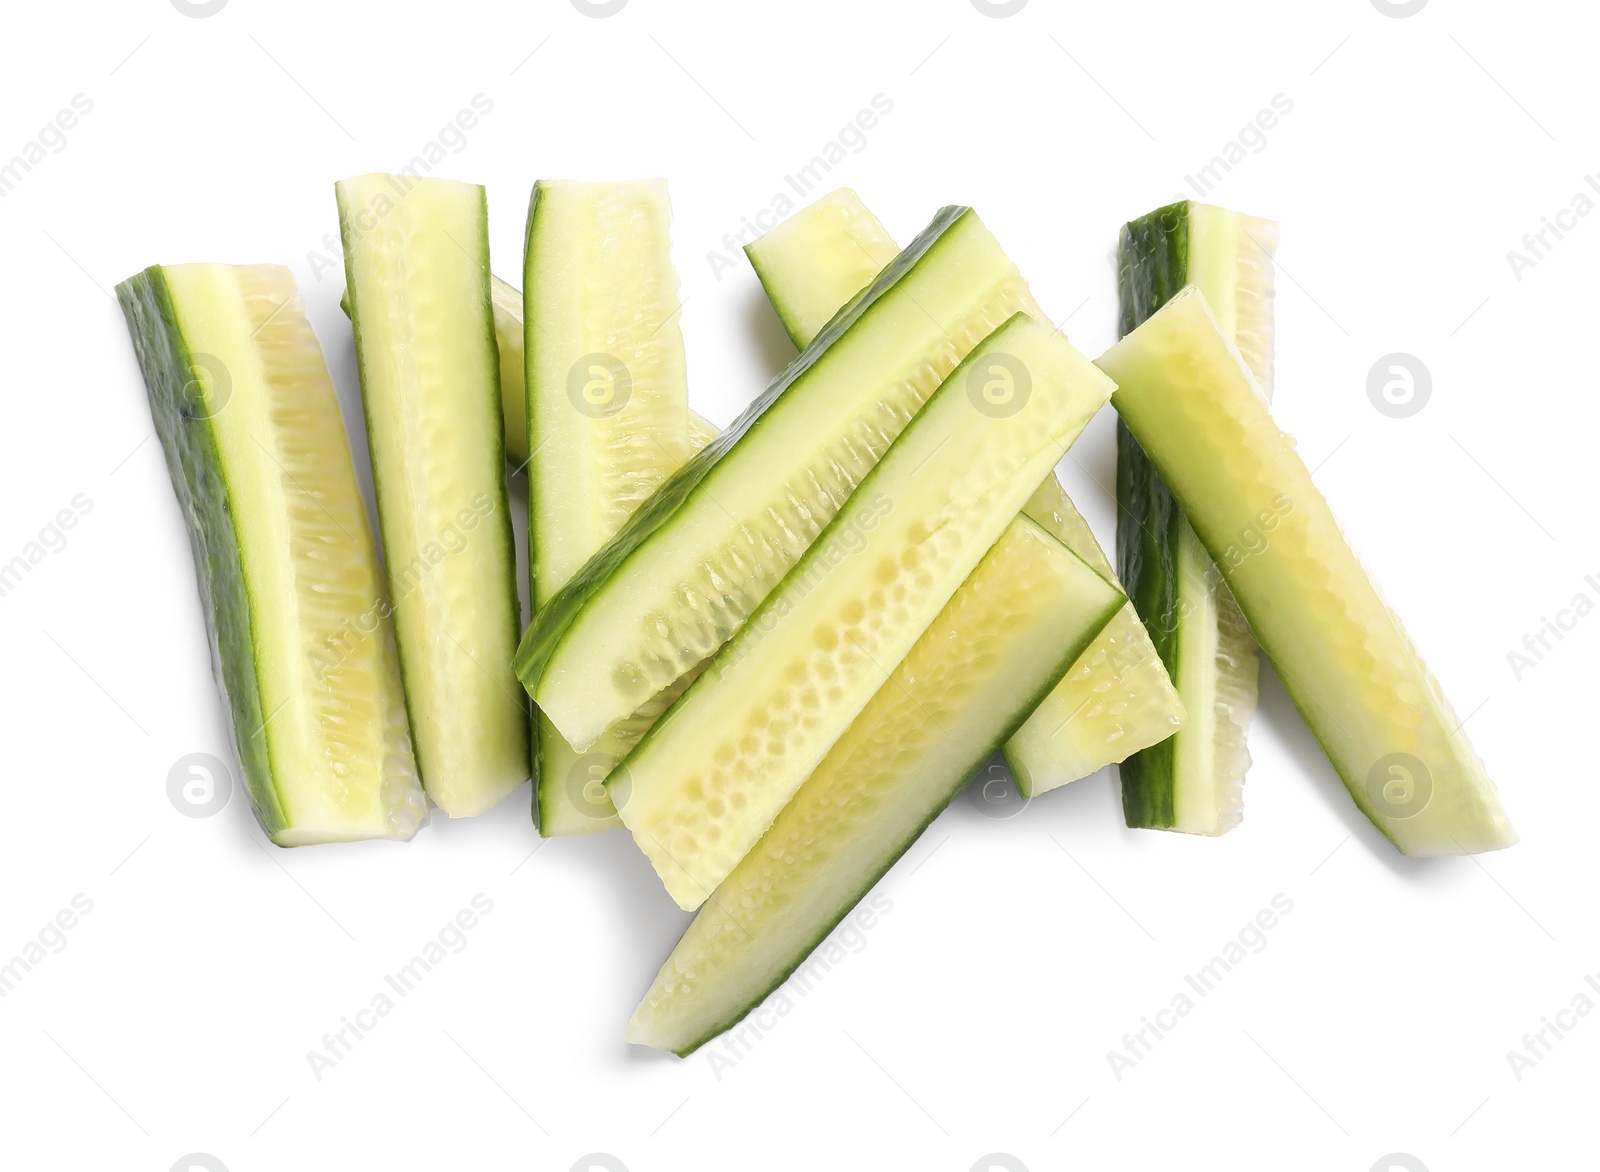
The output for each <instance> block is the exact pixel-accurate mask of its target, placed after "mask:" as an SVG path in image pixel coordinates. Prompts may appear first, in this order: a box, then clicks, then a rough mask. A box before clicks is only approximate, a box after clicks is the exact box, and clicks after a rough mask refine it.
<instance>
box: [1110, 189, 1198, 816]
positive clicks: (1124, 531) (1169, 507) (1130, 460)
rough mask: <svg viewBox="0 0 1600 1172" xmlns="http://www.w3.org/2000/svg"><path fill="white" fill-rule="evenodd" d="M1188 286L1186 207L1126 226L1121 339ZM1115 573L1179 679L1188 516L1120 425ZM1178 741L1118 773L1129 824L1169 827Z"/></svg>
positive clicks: (1120, 264)
mask: <svg viewBox="0 0 1600 1172" xmlns="http://www.w3.org/2000/svg"><path fill="white" fill-rule="evenodd" d="M1188 283H1189V205H1188V203H1186V202H1185V203H1175V204H1170V205H1168V206H1167V207H1164V208H1157V209H1156V210H1155V211H1153V212H1151V213H1150V214H1149V215H1147V216H1141V217H1140V218H1139V219H1137V220H1134V221H1132V222H1131V223H1128V224H1124V225H1123V226H1122V233H1121V236H1120V238H1119V239H1118V241H1117V294H1118V299H1119V301H1120V303H1121V308H1122V315H1121V322H1120V324H1119V331H1118V336H1119V337H1127V336H1128V335H1129V334H1130V333H1132V332H1133V331H1134V329H1136V328H1137V327H1138V326H1139V325H1141V324H1142V323H1143V322H1144V320H1145V319H1146V318H1148V317H1149V316H1150V315H1151V314H1153V313H1155V311H1156V310H1158V309H1160V308H1161V307H1162V306H1163V305H1165V304H1166V303H1167V301H1168V299H1169V298H1171V297H1172V295H1173V294H1175V293H1177V292H1178V290H1180V289H1182V288H1183V287H1184V286H1185V285H1186V284H1188ZM1117 504H1118V505H1119V506H1120V508H1119V509H1118V510H1117V573H1118V574H1120V575H1121V576H1122V585H1123V589H1124V590H1126V591H1127V592H1128V597H1129V598H1130V599H1132V600H1133V608H1134V610H1136V611H1137V612H1138V614H1139V618H1140V620H1141V621H1142V622H1143V623H1144V625H1145V629H1146V630H1148V631H1149V632H1150V639H1151V642H1153V643H1154V644H1155V647H1156V652H1157V653H1158V654H1159V655H1160V656H1161V662H1162V663H1163V664H1165V665H1166V668H1167V673H1168V674H1169V675H1170V676H1171V677H1172V678H1173V680H1174V681H1176V680H1177V678H1178V627H1179V625H1180V620H1181V618H1182V616H1181V614H1180V613H1179V608H1180V600H1179V597H1178V585H1179V573H1178V566H1177V564H1176V557H1177V549H1178V528H1179V524H1180V522H1181V521H1182V520H1183V514H1182V513H1180V512H1179V511H1178V505H1177V502H1176V501H1174V500H1173V499H1172V493H1170V492H1169V491H1168V490H1167V486H1166V484H1165V482H1163V481H1162V479H1161V476H1160V475H1159V474H1158V473H1157V472H1156V469H1155V465H1154V464H1152V463H1151V462H1150V458H1149V457H1148V456H1146V455H1145V454H1144V449H1143V448H1141V447H1140V446H1139V441H1138V440H1136V439H1134V438H1133V433H1132V432H1130V431H1129V430H1128V427H1127V424H1125V423H1123V422H1122V421H1121V420H1120V419H1119V420H1118V421H1117ZM1175 744H1176V738H1174V737H1168V738H1167V739H1166V740H1164V741H1162V742H1161V743H1160V744H1157V745H1153V746H1151V747H1150V748H1148V749H1141V750H1140V751H1139V752H1137V753H1134V754H1132V755H1131V756H1129V757H1128V758H1127V760H1125V761H1123V762H1122V764H1121V765H1120V766H1119V767H1118V772H1119V773H1120V774H1121V777H1122V813H1123V818H1124V820H1125V821H1126V822H1127V824H1128V825H1129V826H1141V827H1170V826H1172V825H1173V824H1174V823H1175V822H1176V820H1177V818H1176V814H1175V811H1174V808H1173V770H1174V768H1175V767H1176V762H1175V760H1174V749H1175Z"/></svg>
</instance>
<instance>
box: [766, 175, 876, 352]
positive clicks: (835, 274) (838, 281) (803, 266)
mask: <svg viewBox="0 0 1600 1172" xmlns="http://www.w3.org/2000/svg"><path fill="white" fill-rule="evenodd" d="M899 251H900V250H899V248H898V247H896V245H895V242H894V240H893V239H892V238H891V237H890V236H889V233H888V232H886V231H885V230H884V227H883V225H882V224H881V223H879V222H878V217H877V216H875V215H873V214H872V213H871V212H870V211H868V210H867V208H866V205H865V204H863V203H862V202H861V200H860V198H859V197H858V196H857V195H856V193H855V192H853V191H851V190H850V189H849V188H848V187H841V188H840V189H839V190H838V191H833V192H829V193H828V194H827V195H825V196H823V197H822V198H821V199H819V200H817V201H816V202H815V203H813V204H808V205H807V206H806V207H804V208H801V209H800V210H799V211H798V212H796V213H795V214H794V215H792V216H790V217H789V218H788V219H787V220H785V221H784V222H783V223H782V224H779V225H778V226H777V227H776V228H774V229H773V230H772V231H770V232H768V233H766V234H765V235H763V236H761V237H759V238H758V239H757V240H755V241H754V242H753V243H751V244H747V245H745V249H744V253H745V256H747V257H748V258H749V259H750V266H751V267H752V268H753V269H755V271H756V276H757V277H758V278H760V280H761V284H762V286H763V287H764V288H765V289H766V291H767V298H768V299H769V300H770V301H771V302H772V308H773V310H774V311H775V312H776V313H777V315H778V320H779V321H781V322H782V323H783V328H784V331H785V332H786V333H788V335H789V340H790V341H791V342H793V343H794V346H795V349H796V350H804V349H805V348H806V347H807V346H808V345H810V344H811V339H812V338H815V337H816V336H817V335H818V334H820V333H821V332H822V327H823V326H825V325H827V324H828V322H829V321H830V320H831V319H832V318H833V316H834V314H836V313H837V312H838V311H839V307H840V306H842V305H843V304H844V303H845V302H847V301H849V300H850V298H852V297H854V296H855V295H856V294H857V293H859V292H860V291H861V290H863V289H865V288H866V287H867V286H868V285H870V284H872V280H873V278H874V277H876V276H877V275H878V274H879V273H881V272H882V271H883V270H884V269H885V268H886V267H888V265H889V263H890V262H891V261H893V260H894V258H895V256H896V254H897V253H899Z"/></svg>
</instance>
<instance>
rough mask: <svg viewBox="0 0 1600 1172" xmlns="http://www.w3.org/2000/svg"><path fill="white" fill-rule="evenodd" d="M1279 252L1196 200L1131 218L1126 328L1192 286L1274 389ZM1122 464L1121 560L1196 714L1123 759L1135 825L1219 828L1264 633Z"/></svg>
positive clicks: (1161, 493)
mask: <svg viewBox="0 0 1600 1172" xmlns="http://www.w3.org/2000/svg"><path fill="white" fill-rule="evenodd" d="M1276 246H1277V225H1276V224H1274V223H1272V222H1271V221H1270V220H1260V219H1256V218H1254V217H1251V216H1244V215H1240V214H1239V213H1237V212H1233V211H1229V210H1227V209H1225V208H1219V207H1213V206H1211V205H1208V204H1200V203H1194V202H1192V201H1186V202H1183V203H1178V204H1173V205H1171V206H1169V207H1165V208H1160V209H1158V210H1157V211H1155V212H1152V213H1150V214H1149V215H1147V216H1144V217H1141V218H1140V219H1138V220H1135V221H1133V222H1132V223H1130V224H1129V225H1127V226H1126V227H1125V228H1124V229H1123V233H1122V241H1121V246H1120V262H1121V268H1120V272H1119V284H1120V290H1119V292H1120V295H1121V300H1122V330H1123V332H1124V333H1127V332H1128V331H1129V330H1131V329H1132V328H1133V327H1135V326H1137V325H1138V324H1139V322H1140V321H1142V320H1143V319H1144V317H1145V316H1147V315H1148V314H1149V313H1151V312H1153V311H1154V310H1155V309H1157V308H1159V306H1160V304H1161V302H1162V301H1163V300H1165V298H1166V297H1168V296H1170V295H1171V294H1172V293H1174V292H1176V291H1177V289H1178V288H1179V287H1181V286H1182V285H1183V284H1185V283H1187V282H1193V283H1195V284H1197V285H1199V286H1200V288H1201V289H1202V291H1203V292H1204V294H1205V296H1206V299H1207V301H1208V302H1210V304H1211V306H1212V308H1213V311H1214V312H1215V314H1216V315H1217V319H1218V323H1219V325H1220V327H1221V328H1222V330H1223V333H1224V335H1225V336H1226V337H1228V338H1229V339H1230V340H1231V341H1233V342H1235V343H1236V344H1237V346H1238V347H1239V349H1240V351H1241V353H1242V354H1244V355H1246V361H1247V362H1248V363H1249V365H1250V368H1251V372H1252V374H1253V375H1254V376H1255V377H1256V379H1257V386H1258V387H1259V388H1261V389H1262V390H1263V393H1266V392H1268V391H1270V388H1271V375H1272V312H1273V309H1272V306H1273V268H1272V254H1273V250H1274V249H1275V248H1276ZM1118 463H1119V469H1118V494H1119V497H1118V499H1119V506H1120V507H1119V514H1118V531H1119V550H1120V553H1121V558H1122V564H1121V567H1120V568H1121V570H1122V573H1123V578H1124V580H1125V581H1126V583H1127V590H1128V593H1129V596H1130V597H1131V598H1132V600H1133V602H1134V605H1135V606H1136V607H1138V608H1139V612H1140V614H1141V615H1142V617H1143V619H1144V621H1145V622H1147V623H1148V624H1150V628H1151V629H1152V630H1154V631H1155V632H1156V633H1157V634H1156V646H1157V648H1158V652H1159V653H1160V654H1161V655H1162V656H1163V658H1164V660H1165V662H1166V664H1167V668H1168V670H1169V671H1170V672H1171V673H1172V677H1173V681H1174V683H1175V684H1176V686H1177V689H1178V693H1179V695H1180V696H1181V697H1182V700H1183V704H1184V707H1185V709H1186V710H1187V712H1188V714H1189V722H1188V724H1187V726H1186V727H1184V728H1183V729H1181V730H1180V731H1179V732H1178V733H1177V734H1176V735H1175V736H1174V737H1173V738H1172V739H1171V740H1170V741H1168V742H1165V743H1163V744H1160V745H1159V746H1157V747H1155V748H1153V749H1151V750H1149V751H1144V752H1140V753H1136V754H1133V755H1131V756H1129V757H1128V758H1127V759H1126V760H1124V762H1123V763H1122V768H1121V776H1122V795H1123V812H1124V816H1125V817H1126V819H1127V822H1128V824H1129V825H1130V826H1139V827H1148V828H1156V829H1164V830H1176V831H1182V832H1185V833H1190V834H1206V835H1217V834H1223V833H1225V832H1227V831H1228V830H1230V829H1232V828H1233V827H1234V826H1236V825H1238V823H1239V821H1240V818H1241V817H1242V815H1243V812H1244V798H1243V785H1244V777H1245V773H1246V772H1247V771H1248V769H1249V767H1250V754H1249V751H1248V749H1247V747H1246V734H1247V732H1248V730H1249V724H1250V717H1251V715H1252V714H1253V713H1254V711H1255V707H1256V686H1257V685H1256V677H1257V674H1258V654H1257V651H1256V645H1255V641H1254V640H1253V639H1252V638H1251V637H1250V633H1249V630H1248V628H1247V626H1246V624H1245V622H1244V619H1243V617H1242V616H1241V615H1240V613H1239V608H1238V606H1237V604H1236V603H1235V602H1234V601H1233V598H1232V596H1231V595H1230V594H1229V592H1228V588H1227V586H1226V584H1225V583H1224V582H1223V581H1222V577H1221V575H1220V574H1218V572H1217V570H1216V567H1215V566H1214V565H1213V564H1212V562H1211V559H1210V556H1209V555H1208V554H1207V553H1206V551H1205V548H1204V547H1203V545H1202V544H1201V542H1200V539H1199V538H1198V537H1196V536H1195V534H1194V532H1193V530H1192V529H1191V528H1190V527H1189V525H1188V523H1187V522H1186V521H1185V520H1184V519H1183V517H1182V516H1181V514H1178V513H1177V512H1176V511H1175V510H1174V509H1173V507H1172V503H1171V497H1170V495H1169V494H1168V493H1167V491H1166V489H1165V488H1164V487H1163V486H1162V485H1161V483H1160V480H1159V477H1157V476H1156V475H1155V474H1154V472H1153V471H1152V470H1151V469H1150V467H1149V463H1148V460H1147V459H1146V458H1145V457H1144V455H1143V454H1142V453H1141V452H1140V451H1139V450H1138V448H1137V445H1135V444H1132V443H1130V442H1129V441H1128V440H1127V437H1126V436H1120V435H1119V446H1118Z"/></svg>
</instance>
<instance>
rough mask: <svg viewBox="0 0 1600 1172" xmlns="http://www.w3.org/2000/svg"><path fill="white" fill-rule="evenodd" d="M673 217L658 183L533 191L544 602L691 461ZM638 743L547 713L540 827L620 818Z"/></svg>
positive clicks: (551, 831)
mask: <svg viewBox="0 0 1600 1172" xmlns="http://www.w3.org/2000/svg"><path fill="white" fill-rule="evenodd" d="M671 214H672V213H671V207H670V205H669V203H668V199H667V187H666V183H665V182H663V181H662V180H659V179H649V180H636V181H630V182H621V183H570V182H550V181H545V180H541V181H540V182H539V183H538V184H537V185H536V186H535V188H534V193H533V198H532V201H531V203H530V207H529V212H528V231H527V252H526V257H527V259H526V266H525V271H524V289H525V293H524V297H523V329H524V337H523V342H522V347H521V348H522V352H523V356H524V358H525V360H526V366H525V381H524V386H525V389H526V409H525V412H524V415H525V418H526V419H527V420H528V423H529V426H528V431H527V436H526V441H527V442H526V444H525V447H526V448H527V450H530V451H532V452H534V453H535V454H536V456H535V458H534V459H532V460H530V461H529V462H528V548H529V550H530V560H531V563H532V565H531V576H532V581H531V588H532V595H533V605H534V609H535V611H537V610H538V609H539V608H540V607H543V606H544V605H545V604H546V603H547V602H548V601H549V600H550V598H551V596H552V595H554V594H555V592H556V591H557V590H559V589H561V587H563V586H565V585H566V584H567V581H568V580H569V579H570V578H571V577H572V574H573V572H574V571H576V570H577V569H579V568H580V567H581V566H582V565H583V564H584V563H585V562H586V561H588V560H589V558H590V557H591V556H592V555H593V554H594V552H595V550H597V549H599V548H600V546H602V545H604V544H605V543H606V541H608V540H610V538H611V537H612V536H613V535H614V534H615V533H616V531H617V530H618V529H619V528H620V527H621V525H622V523H623V522H624V521H626V520H627V518H628V516H629V515H630V514H631V513H632V512H633V510H634V509H635V508H636V507H637V506H638V504H639V503H640V502H641V501H643V500H644V499H645V498H646V497H648V496H649V495H650V494H651V493H653V492H654V491H655V490H656V489H657V488H659V487H660V486H661V484H662V482H663V481H664V480H666V478H667V477H668V476H670V475H671V474H672V473H673V472H675V471H677V470H678V468H679V467H680V466H681V465H682V464H683V462H684V460H686V459H687V458H688V456H689V451H690V449H689V408H688V400H689V392H688V376H687V372H686V367H685V361H684V351H683V336H682V333H681V332H680V330H679V328H678V309H679V306H678V274H677V272H676V270H674V268H673V266H672V257H671V241H670V238H669V234H668V227H669V224H670V221H671ZM638 715H639V714H637V713H636V714H635V717H637V716H638ZM654 715H659V712H657V713H654V714H652V718H653V716H654ZM635 739H636V738H635ZM630 747H631V743H618V744H613V745H612V746H611V751H606V750H605V749H603V748H602V747H601V746H598V745H596V746H591V748H590V749H589V751H588V752H585V753H579V752H578V751H577V750H575V749H573V748H572V746H571V745H569V744H567V742H566V740H565V738H563V737H562V736H561V733H560V730H558V729H557V728H556V727H555V725H554V724H553V723H552V722H551V721H550V720H549V719H548V718H547V717H546V716H545V715H544V714H543V713H541V714H540V718H539V737H538V744H537V746H536V749H535V752H536V753H537V754H538V758H539V768H538V771H537V773H538V785H537V793H536V797H535V800H536V802H537V807H536V808H537V811H538V821H539V828H540V832H541V833H542V834H544V835H545V836H546V837H550V836H553V835H559V834H573V833H586V832H590V831H595V830H603V829H605V828H606V827H607V826H612V825H615V824H616V811H615V809H614V808H613V807H612V805H611V800H610V798H608V797H607V796H606V793H605V789H604V787H603V786H601V785H600V784H599V782H600V780H601V779H603V778H604V777H605V776H606V774H607V773H609V772H610V771H611V767H612V766H613V765H614V764H615V763H616V761H617V760H618V759H619V757H620V756H621V755H622V753H625V752H626V750H627V748H630ZM619 749H620V752H619V751H617V750H619Z"/></svg>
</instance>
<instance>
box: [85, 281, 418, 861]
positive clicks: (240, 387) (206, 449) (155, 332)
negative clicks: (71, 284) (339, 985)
mask: <svg viewBox="0 0 1600 1172" xmlns="http://www.w3.org/2000/svg"><path fill="white" fill-rule="evenodd" d="M117 292H118V296H119V300H120V301H121V302H122V305H123V309H124V311H125V313H126V314H127V316H128V324H129V328H130V332H131V333H132V334H133V337H134V345H135V349H136V351H137V353H138V356H139V362H140V366H141V369H142V370H143V373H144V376H145V381H146V383H147V385H148V387H149V391H150V400H151V410H152V415H153V417H154V419H155V423H156V430H157V433H158V434H159V436H160V438H161V443H162V447H163V448H164V449H165V450H166V453H167V459H168V467H169V469H170V470H171V472H172V475H173V485H174V488H175V489H176V491H177V493H178V497H179V500H180V501H181V502H182V503H183V505H184V516H185V520H186V522H187V523H188V525H189V528H190V535H191V538H192V541H193V545H194V550H195V561H196V569H197V571H198V572H199V577H200V584H201V600H202V604H203V605H204V607H205V609H206V617H207V626H208V627H209V629H210V631H209V633H210V636H211V641H212V651H213V655H214V657H215V661H214V667H215V672H216V676H217V679H218V681H219V683H221V684H222V685H223V687H224V694H225V699H226V701H227V704H228V708H229V715H230V721H229V722H230V725H231V726H232V732H233V737H234V740H235V744H236V746H237V748H238V753H239V760H240V764H241V766H242V773H243V776H242V780H243V781H244V783H245V785H246V786H247V788H248V789H249V791H250V796H251V798H252V800H253V801H254V803H255V807H256V812H257V817H258V819H259V820H260V822H261V824H262V826H263V828H264V829H265V830H266V831H267V833H268V834H269V835H270V836H271V838H272V840H273V841H274V842H276V843H278V844H279V845H280V846H299V845H304V844H308V843H319V842H344V841H351V840H355V839H366V838H410V837H411V835H412V834H414V833H415V832H416V830H417V827H418V826H419V825H420V823H421V821H422V819H423V817H424V815H425V813H426V804H425V802H424V799H423V794H422V787H421V785H420V784H419V783H418V779H417V770H416V764H415V762H414V760H413V758H412V752H411V741H410V736H409V732H408V728H407V722H406V713H405V699H404V696H403V694H402V691H401V684H400V670H399V665H398V662H397V660H396V656H395V648H394V632H393V628H392V626H391V625H390V622H389V619H388V615H387V611H386V610H385V609H384V608H383V600H384V590H383V587H382V584H381V577H380V570H379V565H378V555H377V549H376V546H375V543H374V542H373V538H372V532H371V529H370V527H369V525H368V523H367V512H366V507H365V506H364V505H363V503H362V501H361V496H360V492H359V490H358V489H357V487H356V478H355V470H354V468H353V467H352V465H351V460H350V450H349V447H348V446H347V444H346V441H345V432H344V424H343V421H342V420H341V418H340V415H339V405H338V402H337V399H336V398H335V395H334V389H333V383H332V381H331V380H330V379H329V377H328V370H327V366H326V365H325V364H324V362H323V357H322V350H321V348H320V347H319V345H318V343H317V339H316V335H315V334H313V333H312V330H311V325H310V323H309V322H308V321H307V320H306V315H305V309H304V307H303V305H302V304H301V300H300V293H299V290H298V289H296V287H295V284H294V278H293V276H292V275H291V274H290V272H289V270H288V269H286V268H281V267H279V266H276V265H253V266H233V265H219V264H192V265H177V266H171V267H159V266H158V267H156V268H153V269H149V270H146V271H145V272H144V273H141V274H139V275H138V276H137V277H134V278H132V279H130V280H128V281H126V282H124V283H123V284H121V285H119V286H118V289H117Z"/></svg>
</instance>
